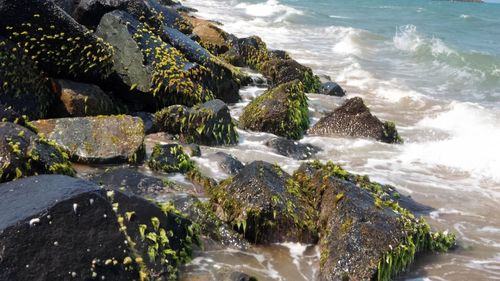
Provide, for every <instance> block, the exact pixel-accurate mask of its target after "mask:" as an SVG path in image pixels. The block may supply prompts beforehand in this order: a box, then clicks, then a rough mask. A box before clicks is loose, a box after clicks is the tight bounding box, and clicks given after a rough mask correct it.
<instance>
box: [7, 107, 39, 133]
mask: <svg viewBox="0 0 500 281" xmlns="http://www.w3.org/2000/svg"><path fill="white" fill-rule="evenodd" d="M0 122H10V123H14V124H17V125H21V126H24V127H26V128H28V129H30V130H33V128H32V127H31V124H30V123H29V121H28V120H27V117H26V116H22V115H21V114H19V113H18V112H17V111H15V110H13V109H12V107H11V106H5V105H3V104H1V103H0Z"/></svg>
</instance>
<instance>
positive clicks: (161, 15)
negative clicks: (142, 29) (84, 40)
mask: <svg viewBox="0 0 500 281" xmlns="http://www.w3.org/2000/svg"><path fill="white" fill-rule="evenodd" d="M115 10H122V11H125V12H127V13H129V14H131V15H132V16H134V17H135V18H136V19H141V20H143V21H145V22H147V23H148V24H149V25H150V26H152V27H154V28H156V29H161V28H162V27H163V25H166V26H168V27H172V28H176V29H179V30H181V31H183V32H189V31H191V26H190V25H189V24H188V23H186V22H185V21H184V19H183V18H182V17H181V15H180V14H179V13H177V12H176V11H175V10H174V9H172V8H170V7H165V6H163V5H161V4H160V3H158V2H157V1H156V0H132V1H131V0H113V1H112V0H80V2H79V4H78V6H77V7H76V8H75V9H74V10H73V13H72V15H73V17H74V18H75V19H76V20H77V21H78V22H79V23H81V24H83V25H85V26H87V27H89V28H91V29H95V28H96V27H97V26H98V25H99V22H100V20H101V19H102V17H103V16H104V15H105V14H106V13H109V12H112V11H115Z"/></svg>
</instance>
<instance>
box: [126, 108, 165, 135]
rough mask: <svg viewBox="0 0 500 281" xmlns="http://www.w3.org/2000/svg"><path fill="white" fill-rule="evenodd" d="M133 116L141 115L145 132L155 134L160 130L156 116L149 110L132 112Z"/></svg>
mask: <svg viewBox="0 0 500 281" xmlns="http://www.w3.org/2000/svg"><path fill="white" fill-rule="evenodd" d="M130 115H131V116H135V117H139V118H141V120H142V123H144V133H145V134H147V135H148V134H154V133H156V132H158V128H157V127H156V123H155V116H154V114H152V113H149V112H133V113H131V114H130Z"/></svg>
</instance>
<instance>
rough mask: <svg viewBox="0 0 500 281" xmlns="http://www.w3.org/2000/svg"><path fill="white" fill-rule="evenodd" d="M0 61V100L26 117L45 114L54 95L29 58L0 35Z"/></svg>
mask: <svg viewBox="0 0 500 281" xmlns="http://www.w3.org/2000/svg"><path fill="white" fill-rule="evenodd" d="M0 64H1V65H2V67H0V81H2V87H0V104H3V105H5V107H7V108H10V109H12V110H13V111H16V112H17V113H19V114H20V115H26V116H28V117H29V118H30V119H40V118H45V117H46V116H47V114H48V113H49V109H50V107H51V106H52V104H53V103H54V101H55V100H56V98H55V95H53V94H52V93H51V92H50V88H49V84H48V82H47V79H46V78H45V77H44V76H43V75H42V72H41V71H40V70H39V69H38V68H37V67H36V65H35V63H34V62H33V61H32V60H31V58H29V56H28V55H27V54H25V53H24V51H23V50H22V49H21V48H19V47H18V46H17V44H14V43H12V42H10V41H8V40H6V39H4V38H2V37H0ZM11 114H13V113H10V115H11ZM6 121H14V120H12V118H10V117H9V118H7V119H6Z"/></svg>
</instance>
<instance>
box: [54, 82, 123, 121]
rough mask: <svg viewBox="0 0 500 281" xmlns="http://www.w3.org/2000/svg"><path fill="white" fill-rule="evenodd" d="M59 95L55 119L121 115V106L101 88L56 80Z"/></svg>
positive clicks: (55, 107) (55, 108)
mask: <svg viewBox="0 0 500 281" xmlns="http://www.w3.org/2000/svg"><path fill="white" fill-rule="evenodd" d="M52 88H53V89H54V90H55V92H56V94H57V95H59V100H58V102H56V103H55V104H54V107H53V110H54V112H52V113H51V115H52V116H55V117H85V116H97V115H112V114H117V113H119V106H116V105H115V101H113V100H112V99H111V98H110V97H109V96H108V95H107V94H106V93H105V92H104V91H103V90H101V88H99V86H96V85H91V84H83V83H78V82H74V81H70V80H54V81H53V82H52Z"/></svg>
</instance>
